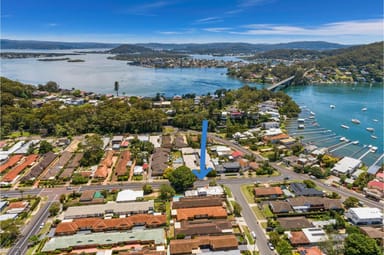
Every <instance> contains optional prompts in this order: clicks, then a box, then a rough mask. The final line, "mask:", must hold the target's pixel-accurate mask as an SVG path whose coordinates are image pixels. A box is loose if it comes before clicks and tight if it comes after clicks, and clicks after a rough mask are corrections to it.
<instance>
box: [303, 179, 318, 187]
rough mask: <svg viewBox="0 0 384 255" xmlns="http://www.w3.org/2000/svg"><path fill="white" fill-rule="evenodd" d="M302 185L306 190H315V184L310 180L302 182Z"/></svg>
mask: <svg viewBox="0 0 384 255" xmlns="http://www.w3.org/2000/svg"><path fill="white" fill-rule="evenodd" d="M303 183H304V184H305V185H306V186H307V188H309V189H310V188H316V183H314V182H313V181H311V180H304V181H303Z"/></svg>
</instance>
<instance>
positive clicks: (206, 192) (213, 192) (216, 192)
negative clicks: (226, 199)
mask: <svg viewBox="0 0 384 255" xmlns="http://www.w3.org/2000/svg"><path fill="white" fill-rule="evenodd" d="M184 195H185V196H186V197H196V196H199V197H201V196H223V195H224V189H223V188H222V187H221V186H206V187H199V188H197V189H195V190H187V191H185V194H184Z"/></svg>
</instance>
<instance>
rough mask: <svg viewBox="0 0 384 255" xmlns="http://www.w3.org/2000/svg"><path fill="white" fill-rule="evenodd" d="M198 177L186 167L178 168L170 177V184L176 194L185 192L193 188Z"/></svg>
mask: <svg viewBox="0 0 384 255" xmlns="http://www.w3.org/2000/svg"><path fill="white" fill-rule="evenodd" d="M195 179H196V176H195V175H194V174H193V173H192V171H191V169H189V168H188V167H186V166H180V167H178V168H176V169H175V170H174V171H173V172H172V173H171V174H170V175H169V182H170V183H171V185H172V187H173V188H174V189H175V190H176V192H183V191H185V190H187V189H188V188H190V187H192V186H193V183H194V181H195Z"/></svg>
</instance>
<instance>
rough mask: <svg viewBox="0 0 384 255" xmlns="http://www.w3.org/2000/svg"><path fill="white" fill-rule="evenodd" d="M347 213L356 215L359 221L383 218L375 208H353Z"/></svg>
mask: <svg viewBox="0 0 384 255" xmlns="http://www.w3.org/2000/svg"><path fill="white" fill-rule="evenodd" d="M348 212H349V213H351V214H354V215H356V216H357V217H358V218H359V219H360V220H363V219H378V218H383V213H382V212H381V210H380V209H379V208H375V207H354V208H349V210H348Z"/></svg>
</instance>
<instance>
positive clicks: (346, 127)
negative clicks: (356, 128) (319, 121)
mask: <svg viewBox="0 0 384 255" xmlns="http://www.w3.org/2000/svg"><path fill="white" fill-rule="evenodd" d="M340 127H342V128H345V129H348V128H349V127H348V126H347V125H344V124H343V125H341V126H340Z"/></svg>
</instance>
